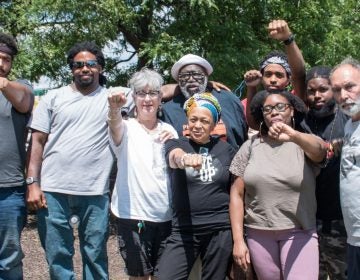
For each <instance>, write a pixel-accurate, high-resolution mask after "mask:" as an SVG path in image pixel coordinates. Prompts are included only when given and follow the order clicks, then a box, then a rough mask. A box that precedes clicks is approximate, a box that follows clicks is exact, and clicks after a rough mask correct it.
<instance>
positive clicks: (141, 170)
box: [108, 68, 177, 279]
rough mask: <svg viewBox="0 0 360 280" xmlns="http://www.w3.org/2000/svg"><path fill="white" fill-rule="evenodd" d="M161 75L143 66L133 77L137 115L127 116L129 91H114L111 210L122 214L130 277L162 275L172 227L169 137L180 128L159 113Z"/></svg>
mask: <svg viewBox="0 0 360 280" xmlns="http://www.w3.org/2000/svg"><path fill="white" fill-rule="evenodd" d="M162 84H163V79H162V77H161V76H160V75H159V74H158V73H157V72H155V71H153V70H149V69H146V68H145V69H142V70H141V71H139V72H136V73H135V74H134V75H133V76H132V78H131V79H130V81H129V85H130V87H131V89H132V92H133V98H134V102H135V117H134V118H130V119H129V120H123V119H122V116H121V107H122V106H123V105H124V104H125V103H126V97H125V95H124V93H110V94H109V114H108V124H109V133H110V143H111V147H112V149H113V151H114V153H115V156H116V157H117V166H118V172H117V179H116V183H115V188H114V191H113V194H112V199H111V211H112V213H113V214H114V215H115V216H116V217H117V219H116V221H117V230H118V239H119V247H120V253H121V255H122V257H123V259H124V262H125V266H126V270H127V273H128V275H129V279H149V278H150V277H151V276H157V265H158V260H159V256H160V255H161V253H162V250H163V247H164V245H165V240H166V238H167V236H168V235H169V234H170V229H171V222H170V220H171V209H170V200H169V181H168V175H167V167H166V163H165V158H164V153H163V150H164V143H165V141H167V140H168V139H170V138H174V137H175V138H177V133H176V131H175V130H174V129H173V128H172V126H170V125H169V124H166V123H164V122H162V121H161V120H159V119H158V116H157V115H158V112H159V108H160V105H161V97H162V96H161V92H160V88H161V86H162Z"/></svg>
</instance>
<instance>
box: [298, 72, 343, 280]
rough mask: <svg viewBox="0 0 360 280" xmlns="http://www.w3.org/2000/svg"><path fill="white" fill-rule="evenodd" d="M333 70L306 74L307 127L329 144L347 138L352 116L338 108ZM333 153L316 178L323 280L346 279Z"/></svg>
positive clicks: (337, 167) (336, 159) (337, 160)
mask: <svg viewBox="0 0 360 280" xmlns="http://www.w3.org/2000/svg"><path fill="white" fill-rule="evenodd" d="M330 71H331V68H329V67H324V66H317V67H313V68H312V69H310V70H309V71H308V73H307V75H306V81H305V82H306V88H307V91H306V97H307V103H308V105H309V109H310V110H309V113H308V115H307V117H306V119H305V121H304V123H303V128H304V129H305V130H306V131H309V132H310V133H313V134H315V135H317V136H319V137H321V138H322V139H324V140H325V141H327V142H328V143H331V142H333V141H335V140H337V139H341V138H343V137H344V126H345V123H346V122H347V120H348V117H347V116H346V115H345V114H344V113H343V112H342V111H341V110H339V109H338V108H337V106H336V104H335V99H334V95H333V92H332V90H331V84H330V79H329V75H330ZM333 153H334V152H333V151H331V150H330V151H329V153H328V159H327V163H326V166H325V167H324V168H322V169H321V171H320V174H319V175H318V176H317V177H316V202H317V213H316V216H317V221H318V234H319V236H320V238H319V247H320V271H319V272H320V276H319V279H321V280H322V279H324V280H325V279H328V277H329V278H330V279H339V280H342V279H344V280H345V279H346V275H345V270H346V264H345V254H346V252H345V251H346V231H345V227H344V223H343V218H342V213H341V206H340V191H339V181H340V178H339V176H340V155H338V154H336V155H334V154H333Z"/></svg>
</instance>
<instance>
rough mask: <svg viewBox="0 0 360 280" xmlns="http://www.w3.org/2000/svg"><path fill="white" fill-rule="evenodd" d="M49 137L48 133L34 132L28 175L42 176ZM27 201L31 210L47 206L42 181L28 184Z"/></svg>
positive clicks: (30, 148)
mask: <svg viewBox="0 0 360 280" xmlns="http://www.w3.org/2000/svg"><path fill="white" fill-rule="evenodd" d="M47 139H48V134H47V133H44V132H40V131H36V130H34V131H33V132H32V135H31V145H30V147H29V157H28V164H27V177H34V178H38V179H39V178H40V173H41V165H42V161H43V152H44V147H45V143H46V141H47ZM26 201H27V204H28V207H29V209H31V210H38V209H40V208H47V204H46V199H45V195H44V193H43V192H42V191H41V188H40V182H34V183H33V184H31V185H28V187H27V192H26Z"/></svg>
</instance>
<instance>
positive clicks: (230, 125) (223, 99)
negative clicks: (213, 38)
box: [162, 54, 247, 149]
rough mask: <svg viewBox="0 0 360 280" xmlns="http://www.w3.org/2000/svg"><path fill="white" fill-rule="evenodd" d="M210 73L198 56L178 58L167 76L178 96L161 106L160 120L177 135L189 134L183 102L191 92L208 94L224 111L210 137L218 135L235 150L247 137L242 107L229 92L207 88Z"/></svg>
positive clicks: (206, 62)
mask: <svg viewBox="0 0 360 280" xmlns="http://www.w3.org/2000/svg"><path fill="white" fill-rule="evenodd" d="M212 71H213V67H212V66H211V64H210V63H209V62H208V61H207V60H206V59H204V58H202V57H200V56H197V55H193V54H187V55H184V56H183V57H182V58H180V59H179V60H178V61H177V62H176V63H175V64H174V65H173V67H172V68H171V75H172V77H173V78H174V79H175V80H176V81H177V82H178V85H179V88H180V90H181V94H178V95H176V96H175V97H174V98H173V99H172V100H170V101H168V102H167V103H165V104H164V105H163V107H162V112H163V118H162V119H163V121H165V122H167V123H169V124H171V125H172V126H173V127H174V128H175V130H176V131H177V133H178V135H179V136H181V135H182V136H187V135H188V133H189V131H188V128H187V118H186V115H185V112H184V109H183V105H184V103H185V101H186V100H187V99H189V98H190V96H192V95H194V94H195V93H204V92H206V91H207V92H211V94H212V95H213V96H215V97H216V98H217V99H218V101H219V103H220V106H221V108H224V110H223V111H222V113H221V117H220V121H219V122H218V124H217V125H216V127H215V129H214V130H213V132H212V135H214V134H215V135H218V136H219V137H220V138H221V139H223V140H225V141H227V142H228V143H229V144H230V145H232V146H233V147H234V148H235V149H238V148H239V147H240V146H241V145H242V143H243V142H245V140H246V138H247V124H246V120H245V114H244V110H243V106H242V104H241V102H240V100H239V99H238V98H237V97H236V95H234V94H232V93H231V92H228V91H225V90H221V91H220V92H218V91H216V90H211V89H209V88H207V84H208V77H209V75H211V73H212Z"/></svg>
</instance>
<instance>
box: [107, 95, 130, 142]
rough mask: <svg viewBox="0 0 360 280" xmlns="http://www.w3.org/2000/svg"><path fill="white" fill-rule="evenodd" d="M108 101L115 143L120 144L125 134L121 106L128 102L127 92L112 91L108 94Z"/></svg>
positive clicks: (109, 122) (109, 121) (110, 125)
mask: <svg viewBox="0 0 360 280" xmlns="http://www.w3.org/2000/svg"><path fill="white" fill-rule="evenodd" d="M108 103H109V111H108V121H107V122H108V126H109V129H110V133H111V137H112V139H113V141H114V144H115V145H116V146H119V145H120V143H121V140H122V137H123V135H124V123H123V120H122V116H121V107H122V106H124V105H125V103H126V96H125V93H123V92H116V93H110V94H109V96H108Z"/></svg>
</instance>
